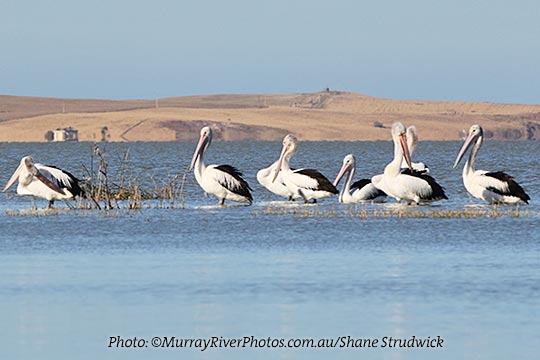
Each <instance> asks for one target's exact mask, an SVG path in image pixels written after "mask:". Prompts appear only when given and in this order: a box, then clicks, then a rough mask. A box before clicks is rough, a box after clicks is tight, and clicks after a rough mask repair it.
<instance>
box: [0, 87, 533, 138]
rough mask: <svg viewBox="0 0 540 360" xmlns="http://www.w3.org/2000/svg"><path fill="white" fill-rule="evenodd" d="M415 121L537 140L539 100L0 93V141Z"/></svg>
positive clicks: (447, 134) (343, 132) (440, 132)
mask: <svg viewBox="0 0 540 360" xmlns="http://www.w3.org/2000/svg"><path fill="white" fill-rule="evenodd" d="M398 120H399V121H402V122H403V123H404V124H405V125H411V124H415V125H416V126H417V127H418V129H419V132H420V136H421V139H422V140H457V139H460V138H461V137H462V136H463V133H462V131H463V130H466V129H468V128H469V127H470V125H472V124H475V123H478V124H481V125H482V126H483V127H484V129H485V130H486V134H487V135H488V137H493V138H497V139H524V140H526V139H531V140H538V139H540V105H520V104H496V103H484V102H482V103H478V102H443V101H423V100H391V99H382V98H375V97H371V96H366V95H361V94H357V93H350V92H336V91H324V92H318V93H310V94H266V95H262V94H261V95H257V94H254V95H206V96H184V97H175V98H163V99H159V100H157V101H156V100H121V101H113V100H85V99H55V98H37V97H19V96H0V141H45V136H44V135H45V133H46V132H47V131H49V130H54V129H56V128H63V127H69V126H71V127H73V128H75V129H77V130H78V131H79V140H80V141H99V140H100V139H101V130H102V129H103V128H104V127H107V129H108V132H107V133H108V135H109V138H108V140H109V141H174V140H196V139H197V137H198V131H199V128H200V127H202V126H203V125H204V124H210V125H212V126H213V127H214V129H215V138H217V139H219V140H242V139H253V140H279V139H280V138H281V137H283V136H284V135H285V134H286V133H289V132H291V133H294V134H296V135H297V136H298V137H299V138H300V139H301V140H388V139H389V138H390V134H389V129H388V128H389V127H390V126H391V124H392V123H393V122H394V121H398Z"/></svg>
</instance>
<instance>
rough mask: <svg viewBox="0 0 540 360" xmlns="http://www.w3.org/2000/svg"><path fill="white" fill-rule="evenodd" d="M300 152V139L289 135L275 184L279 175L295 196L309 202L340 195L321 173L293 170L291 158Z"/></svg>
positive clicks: (284, 145)
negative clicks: (290, 163) (290, 164)
mask: <svg viewBox="0 0 540 360" xmlns="http://www.w3.org/2000/svg"><path fill="white" fill-rule="evenodd" d="M297 150H298V139H297V138H296V137H295V136H294V135H292V134H288V135H287V136H285V138H284V139H283V149H282V151H281V156H280V157H279V160H278V165H277V168H278V171H277V172H276V173H275V175H274V178H273V179H272V181H273V182H275V181H276V180H277V178H278V176H279V175H281V180H282V182H283V183H284V184H285V186H287V188H288V189H289V190H290V191H291V192H292V193H293V196H298V197H302V198H303V199H304V201H306V202H308V201H309V200H313V202H316V201H317V199H322V198H327V197H331V196H333V195H335V194H337V193H338V191H337V189H336V187H335V186H334V185H333V184H332V183H331V182H330V181H329V180H328V179H327V178H326V177H325V176H324V175H323V174H321V173H320V172H319V171H317V170H314V169H296V170H292V169H291V168H290V166H289V162H290V160H291V157H292V156H293V155H294V154H295V153H296V151H297Z"/></svg>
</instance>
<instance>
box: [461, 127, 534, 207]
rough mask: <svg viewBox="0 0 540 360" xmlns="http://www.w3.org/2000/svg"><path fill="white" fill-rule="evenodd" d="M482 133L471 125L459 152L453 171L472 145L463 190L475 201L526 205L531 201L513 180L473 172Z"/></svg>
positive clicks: (498, 173) (501, 176)
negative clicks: (475, 199)
mask: <svg viewBox="0 0 540 360" xmlns="http://www.w3.org/2000/svg"><path fill="white" fill-rule="evenodd" d="M483 140H484V131H483V130H482V127H481V126H480V125H473V126H471V128H470V129H469V134H468V136H467V138H466V139H465V142H464V143H463V146H462V147H461V149H460V150H459V153H458V156H457V158H456V161H455V162H454V169H455V168H456V166H457V165H458V164H459V162H460V161H461V159H462V158H463V156H464V155H465V153H466V152H467V150H468V149H469V148H470V147H471V146H472V144H473V143H474V147H473V148H472V150H471V153H470V155H469V159H468V160H467V161H466V162H465V166H463V184H464V185H465V189H467V191H468V192H469V193H470V194H471V195H472V196H474V197H475V198H477V199H480V200H485V201H487V202H489V203H490V204H517V203H520V202H523V203H525V204H528V202H529V200H530V199H531V198H530V197H529V195H527V194H526V193H525V191H524V190H523V188H522V187H521V186H520V185H519V184H518V183H517V182H515V181H514V178H513V177H512V176H510V175H508V174H505V173H504V172H502V171H496V172H489V171H485V170H476V171H475V170H474V160H475V159H476V154H477V153H478V150H480V147H481V146H482V142H483Z"/></svg>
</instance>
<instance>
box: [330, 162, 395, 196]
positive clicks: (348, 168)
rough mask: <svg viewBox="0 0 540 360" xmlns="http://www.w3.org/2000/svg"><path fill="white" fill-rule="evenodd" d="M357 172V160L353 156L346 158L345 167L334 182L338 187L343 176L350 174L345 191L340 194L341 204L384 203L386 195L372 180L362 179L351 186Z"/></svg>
mask: <svg viewBox="0 0 540 360" xmlns="http://www.w3.org/2000/svg"><path fill="white" fill-rule="evenodd" d="M355 171H356V158H355V157H354V155H353V154H349V155H347V156H345V158H344V159H343V166H342V167H341V170H340V171H339V173H338V176H337V177H336V180H334V186H336V187H337V186H338V184H339V182H340V181H341V179H342V178H343V176H344V175H345V174H346V173H348V174H349V175H348V176H347V180H346V181H345V185H344V186H343V189H342V190H341V191H340V193H339V202H342V203H344V204H351V203H359V202H367V201H371V202H384V201H385V199H386V194H385V193H384V192H383V191H381V190H379V189H377V188H376V187H375V186H374V185H373V184H372V183H371V180H370V179H361V180H358V181H356V182H354V183H353V184H352V185H351V182H352V179H353V177H354V173H355Z"/></svg>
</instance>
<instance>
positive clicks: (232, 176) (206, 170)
mask: <svg viewBox="0 0 540 360" xmlns="http://www.w3.org/2000/svg"><path fill="white" fill-rule="evenodd" d="M211 142H212V129H211V128H210V127H208V126H205V127H203V128H202V129H201V136H200V138H199V143H198V144H197V148H196V149H195V153H194V154H193V159H192V160H191V166H190V167H189V171H191V170H192V169H194V173H195V179H197V182H198V183H199V185H200V186H201V188H202V189H203V190H204V191H205V192H206V193H207V194H212V195H214V196H216V197H217V198H218V199H219V205H223V204H224V203H225V200H231V201H236V202H245V203H248V204H249V205H251V203H252V202H253V197H252V196H251V193H250V190H251V188H250V187H249V185H248V183H247V182H246V181H245V180H244V179H243V178H242V173H241V172H240V171H238V170H237V169H236V168H234V167H232V166H230V165H209V166H206V165H205V164H204V154H205V152H206V150H207V149H208V147H209V146H210V143H211Z"/></svg>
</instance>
